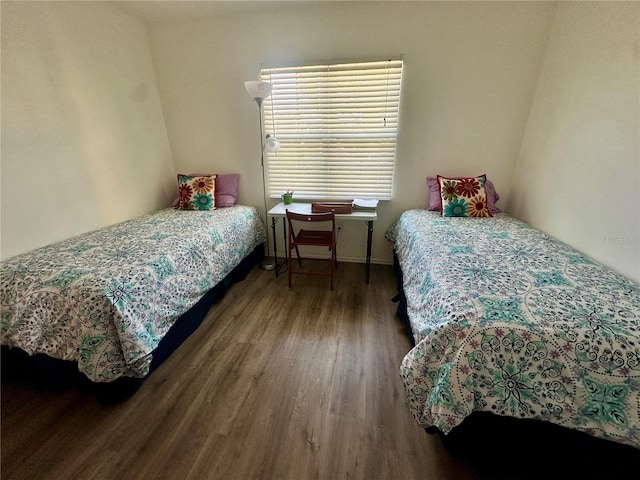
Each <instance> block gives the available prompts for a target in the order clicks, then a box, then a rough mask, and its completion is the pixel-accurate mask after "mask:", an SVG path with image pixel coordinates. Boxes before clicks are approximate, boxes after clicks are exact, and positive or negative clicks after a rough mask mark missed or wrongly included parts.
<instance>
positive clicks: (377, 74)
mask: <svg viewBox="0 0 640 480" xmlns="http://www.w3.org/2000/svg"><path fill="white" fill-rule="evenodd" d="M401 79H402V60H401V59H398V60H383V61H374V62H358V63H335V64H329V65H305V66H294V67H278V68H263V69H262V70H261V80H263V81H266V82H270V83H271V84H272V87H273V90H272V93H271V96H270V97H268V98H267V99H265V101H264V104H263V114H264V125H265V132H268V133H271V134H273V135H274V136H275V137H277V139H278V140H279V141H280V150H279V151H277V152H271V153H269V154H268V155H267V158H266V166H267V175H268V180H267V184H268V194H269V196H270V197H271V198H277V197H279V196H280V195H281V194H282V193H284V192H286V191H287V190H294V191H295V194H294V196H295V198H298V199H301V198H302V199H336V200H337V199H343V200H345V199H353V198H377V199H379V200H388V199H390V198H391V189H392V185H393V169H394V163H395V155H396V136H397V132H398V106H399V103H400V84H401Z"/></svg>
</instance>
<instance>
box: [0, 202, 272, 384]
mask: <svg viewBox="0 0 640 480" xmlns="http://www.w3.org/2000/svg"><path fill="white" fill-rule="evenodd" d="M264 241H265V228H264V222H263V220H262V219H261V217H260V214H259V212H258V211H257V210H256V209H255V208H254V207H249V206H243V205H236V206H233V207H229V208H220V209H217V210H210V211H195V210H190V211H185V210H174V209H172V208H167V209H164V210H160V211H158V212H154V213H151V214H148V215H145V216H142V217H139V218H136V219H133V220H130V221H126V222H123V223H120V224H117V225H113V226H110V227H106V228H103V229H100V230H97V231H94V232H90V233H86V234H84V235H80V236H77V237H74V238H71V239H68V240H65V241H62V242H59V243H56V244H53V245H49V246H46V247H43V248H40V249H37V250H34V251H32V252H29V253H25V254H23V255H18V256H16V257H13V258H11V259H8V260H5V261H3V262H2V263H0V278H1V286H2V292H1V306H0V308H1V317H0V318H1V319H0V321H1V323H0V334H1V338H0V340H1V341H0V343H1V344H2V345H6V346H9V347H11V348H13V347H18V348H20V349H21V350H23V351H25V352H27V353H28V354H29V355H33V354H36V353H40V354H45V355H47V356H49V357H52V358H56V359H60V360H70V361H75V362H77V363H78V369H79V370H80V371H81V372H82V373H83V374H84V375H86V377H88V378H89V379H90V380H91V381H93V382H113V381H115V380H116V379H118V378H120V377H133V378H142V377H145V376H146V375H147V373H148V372H149V365H150V363H151V360H152V354H153V350H154V349H155V348H156V347H157V346H158V344H159V342H160V341H161V340H162V338H163V337H164V336H165V334H166V333H167V332H168V331H169V329H170V328H171V326H172V325H173V324H174V323H175V322H176V320H177V319H178V318H179V317H180V316H181V315H182V314H184V313H185V312H187V311H188V310H189V309H190V308H191V307H192V306H193V305H195V304H196V303H197V302H198V301H199V300H200V299H201V298H202V297H203V296H204V295H205V294H206V293H207V292H208V291H209V290H210V289H211V288H213V287H214V286H216V285H217V284H218V282H220V281H221V280H222V279H223V278H225V276H226V275H227V274H229V272H231V271H232V270H233V269H234V268H235V267H236V266H237V265H238V264H240V262H241V261H242V260H243V259H244V258H245V257H246V256H247V255H249V254H250V253H251V252H252V251H253V250H254V248H255V247H257V246H258V245H260V244H262V243H263V242H264Z"/></svg>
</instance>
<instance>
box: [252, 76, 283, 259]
mask: <svg viewBox="0 0 640 480" xmlns="http://www.w3.org/2000/svg"><path fill="white" fill-rule="evenodd" d="M244 88H245V89H246V90H247V93H248V94H249V95H250V96H251V98H253V99H254V100H255V101H256V103H257V104H258V116H259V120H260V164H261V166H262V199H263V201H264V225H265V228H266V229H267V231H266V233H267V241H266V243H265V251H264V258H263V259H262V262H260V268H262V269H263V270H273V269H275V268H276V266H277V261H276V258H275V257H271V256H269V222H268V220H269V219H268V218H267V217H268V215H267V212H268V210H267V186H266V181H265V173H264V152H275V151H277V150H278V149H279V148H280V143H279V142H278V140H276V138H275V137H272V136H271V135H267V136H266V137H265V136H264V134H263V133H262V102H263V100H264V99H265V98H267V97H268V96H269V95H271V84H270V83H269V82H258V81H252V80H250V81H247V82H244ZM265 140H266V142H265Z"/></svg>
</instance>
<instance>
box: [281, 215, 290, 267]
mask: <svg viewBox="0 0 640 480" xmlns="http://www.w3.org/2000/svg"><path fill="white" fill-rule="evenodd" d="M282 243H283V245H284V266H285V267H286V266H288V265H289V247H288V245H287V220H286V218H283V219H282Z"/></svg>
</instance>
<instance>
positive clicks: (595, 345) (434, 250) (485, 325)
mask: <svg viewBox="0 0 640 480" xmlns="http://www.w3.org/2000/svg"><path fill="white" fill-rule="evenodd" d="M386 236H387V239H388V240H390V241H391V242H393V244H394V247H395V252H396V254H397V257H398V260H399V263H400V268H401V270H402V277H403V289H404V292H405V296H406V300H407V310H408V312H407V313H408V317H409V321H410V325H411V329H412V331H413V335H414V337H415V341H416V344H415V347H414V348H413V349H412V350H411V351H410V352H409V353H408V354H407V355H406V356H405V358H404V360H403V362H402V366H401V368H400V375H401V377H402V380H403V382H404V385H405V389H406V393H407V398H408V401H409V405H410V408H411V411H412V414H413V416H414V417H415V419H416V421H417V422H418V424H419V425H420V426H422V427H425V428H427V427H435V428H437V429H439V430H440V431H441V432H443V433H445V434H446V433H448V432H450V431H451V429H452V428H453V427H455V426H456V425H458V424H460V423H461V422H462V421H463V420H464V419H465V418H466V417H467V416H469V415H470V414H471V413H472V412H474V411H486V412H492V413H494V414H498V415H505V416H511V417H516V418H531V419H537V420H543V421H547V422H552V423H555V424H558V425H562V426H565V427H568V428H571V429H574V430H579V431H583V432H586V433H588V434H591V435H593V436H597V437H601V438H605V439H608V440H612V441H616V442H619V443H623V444H628V445H632V446H634V447H636V448H640V285H638V284H637V283H635V282H632V281H630V280H628V279H626V278H625V277H623V276H621V275H619V274H617V273H615V272H614V271H612V270H610V269H608V268H606V267H604V266H602V265H600V264H598V263H596V262H594V261H593V260H590V259H589V258H587V257H585V256H584V255H582V254H580V253H579V252H577V251H576V250H574V249H572V248H571V247H569V246H567V245H566V244H563V243H561V242H559V241H557V240H555V239H553V238H551V237H549V236H547V235H545V234H543V233H542V232H540V231H537V230H535V229H533V228H531V227H529V226H528V225H526V224H525V223H523V222H520V221H518V220H516V219H514V218H512V217H509V216H508V215H506V214H498V215H496V216H495V217H493V218H443V217H441V216H440V215H439V213H438V212H429V211H426V210H409V211H407V212H405V213H403V214H402V215H401V216H400V217H399V218H398V219H397V220H396V221H395V222H394V223H393V224H392V225H391V227H390V228H389V229H388V231H387V233H386Z"/></svg>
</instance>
